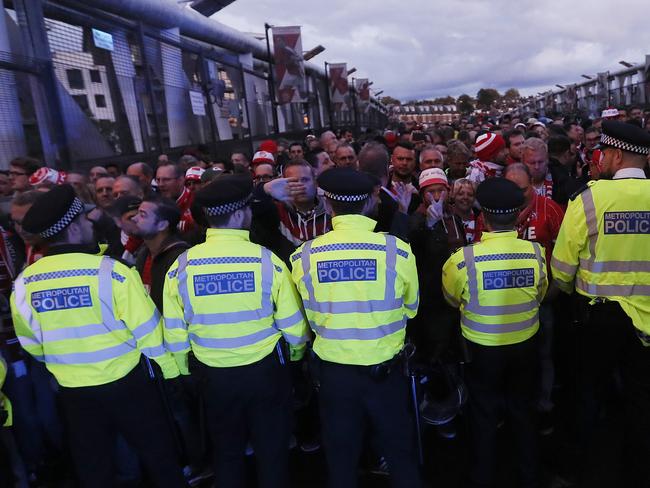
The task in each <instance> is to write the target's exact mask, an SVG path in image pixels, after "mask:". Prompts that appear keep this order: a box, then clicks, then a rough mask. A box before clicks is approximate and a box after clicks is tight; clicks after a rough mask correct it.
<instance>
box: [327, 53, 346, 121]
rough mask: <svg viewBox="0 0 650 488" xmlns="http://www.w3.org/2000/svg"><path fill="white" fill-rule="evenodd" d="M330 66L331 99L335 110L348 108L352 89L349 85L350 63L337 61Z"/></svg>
mask: <svg viewBox="0 0 650 488" xmlns="http://www.w3.org/2000/svg"><path fill="white" fill-rule="evenodd" d="M328 66H329V73H328V76H329V80H330V87H329V90H330V101H331V103H332V107H334V110H336V111H337V112H338V111H341V110H348V109H349V104H348V101H349V99H350V91H349V87H348V65H347V63H335V64H330V65H328Z"/></svg>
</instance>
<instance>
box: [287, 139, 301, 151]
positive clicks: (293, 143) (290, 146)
mask: <svg viewBox="0 0 650 488" xmlns="http://www.w3.org/2000/svg"><path fill="white" fill-rule="evenodd" d="M293 146H300V147H301V148H302V149H303V150H304V147H303V145H302V142H296V141H294V142H292V143H291V144H289V150H291V148H292V147H293Z"/></svg>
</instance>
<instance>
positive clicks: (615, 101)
mask: <svg viewBox="0 0 650 488" xmlns="http://www.w3.org/2000/svg"><path fill="white" fill-rule="evenodd" d="M626 66H627V67H626V68H625V69H622V70H620V71H617V72H613V73H610V72H608V71H607V72H602V73H598V74H596V75H594V76H587V75H583V76H584V77H585V78H586V80H585V81H581V82H579V83H573V84H567V85H558V88H559V90H549V91H547V92H545V93H540V94H539V95H538V96H534V97H529V98H528V99H527V100H525V101H522V103H521V104H520V105H519V107H518V109H517V112H518V113H519V114H521V115H525V114H530V113H532V112H538V113H540V114H543V115H546V116H553V115H562V114H568V113H580V114H582V115H586V116H588V117H592V118H593V117H598V116H600V113H601V111H602V110H603V109H605V108H608V107H629V106H631V105H637V106H642V107H650V55H647V56H646V59H645V62H644V63H637V64H634V65H633V64H626Z"/></svg>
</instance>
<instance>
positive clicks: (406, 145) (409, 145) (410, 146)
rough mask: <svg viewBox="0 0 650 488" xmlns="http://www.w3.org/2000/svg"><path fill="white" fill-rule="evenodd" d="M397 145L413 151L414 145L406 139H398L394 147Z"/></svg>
mask: <svg viewBox="0 0 650 488" xmlns="http://www.w3.org/2000/svg"><path fill="white" fill-rule="evenodd" d="M398 147H401V148H402V149H406V150H407V151H415V146H414V145H413V144H412V143H410V142H408V141H399V142H398V143H397V144H396V145H395V149H397V148H398Z"/></svg>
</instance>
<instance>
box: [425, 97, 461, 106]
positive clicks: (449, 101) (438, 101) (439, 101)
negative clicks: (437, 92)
mask: <svg viewBox="0 0 650 488" xmlns="http://www.w3.org/2000/svg"><path fill="white" fill-rule="evenodd" d="M427 103H433V104H434V105H453V104H455V103H456V99H455V98H454V97H452V96H451V95H447V96H446V97H438V98H435V99H433V101H432V102H427Z"/></svg>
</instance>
